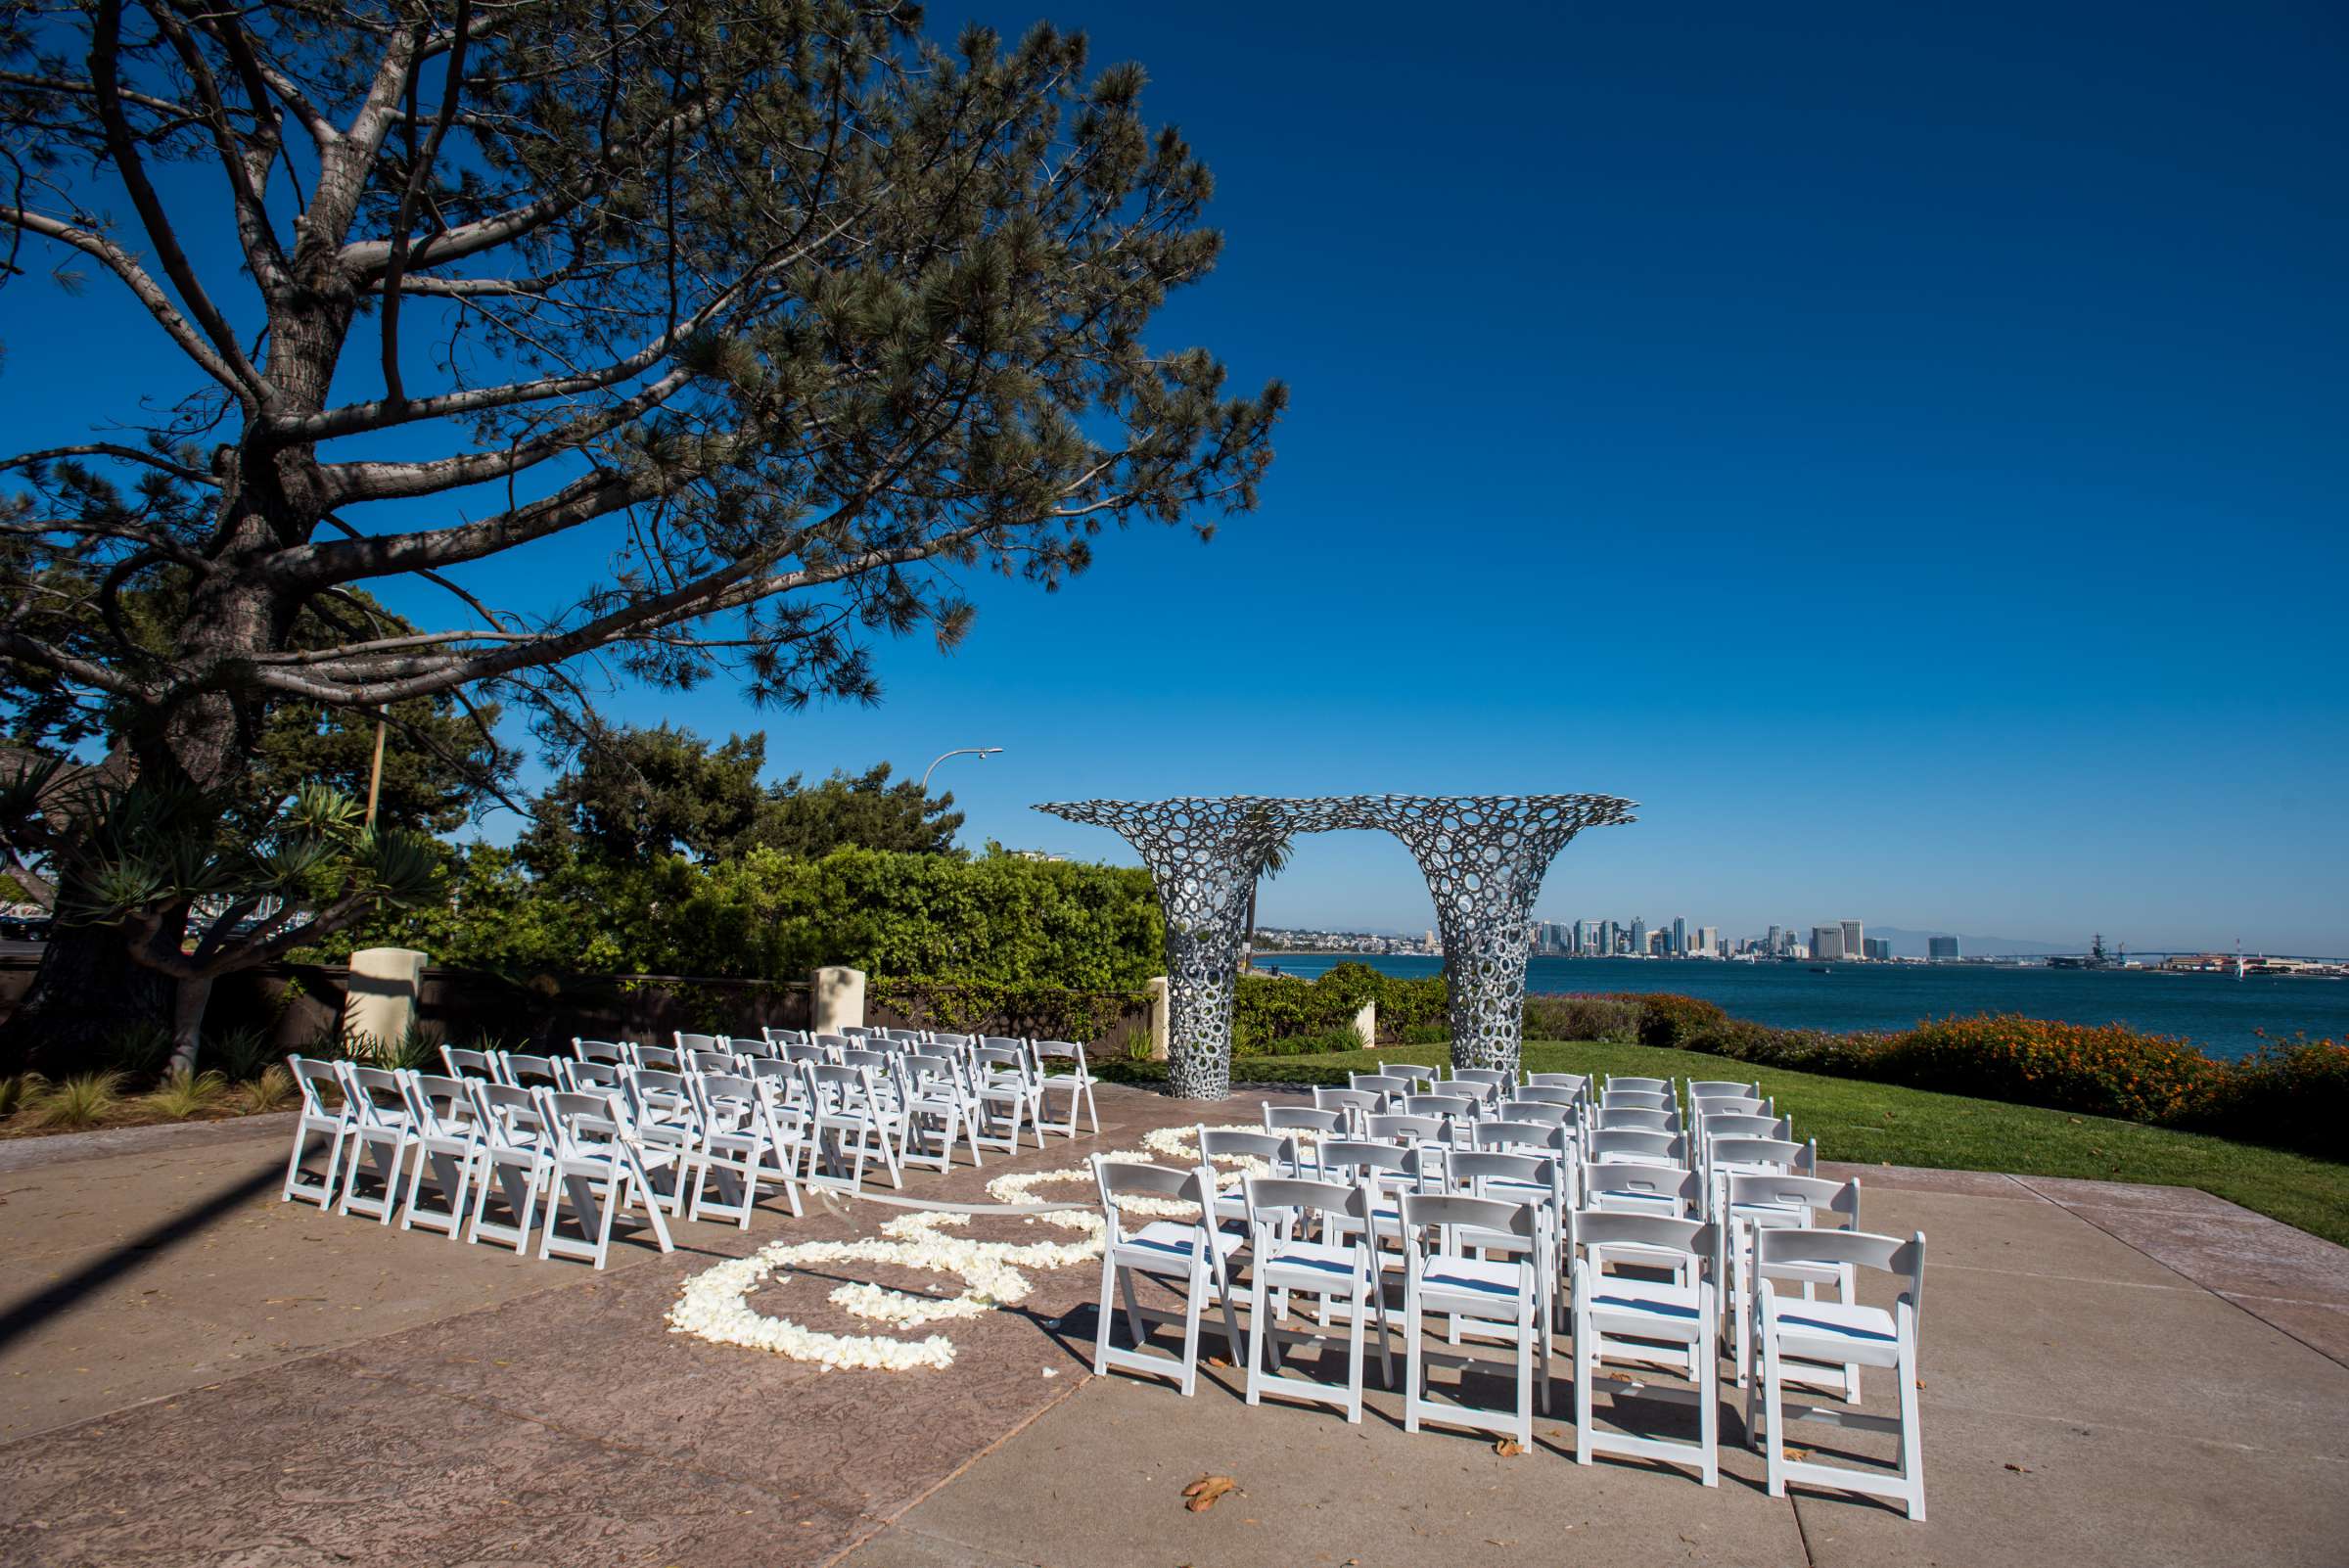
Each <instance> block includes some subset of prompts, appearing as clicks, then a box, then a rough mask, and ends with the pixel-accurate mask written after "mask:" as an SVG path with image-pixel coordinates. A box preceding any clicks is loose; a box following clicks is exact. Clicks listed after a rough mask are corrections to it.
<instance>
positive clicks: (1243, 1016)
mask: <svg viewBox="0 0 2349 1568" xmlns="http://www.w3.org/2000/svg"><path fill="white" fill-rule="evenodd" d="M1365 1002H1367V1003H1371V1004H1373V1005H1375V1006H1376V1007H1377V1009H1378V1031H1379V1034H1380V1035H1381V1036H1382V1037H1387V1038H1394V1037H1397V1036H1400V1035H1401V1034H1402V1032H1403V1031H1405V1030H1406V1029H1415V1028H1424V1027H1426V1026H1428V1025H1431V1024H1435V1025H1440V1024H1441V1023H1442V1022H1443V1020H1444V981H1443V979H1442V977H1440V976H1434V977H1430V978H1428V979H1424V980H1404V979H1398V978H1397V977H1395V976H1393V975H1382V974H1380V973H1379V972H1378V971H1377V970H1375V969H1373V968H1371V967H1370V966H1369V965H1368V964H1364V963H1356V962H1354V961H1352V960H1348V961H1347V962H1345V963H1339V964H1332V965H1330V967H1329V968H1328V969H1327V970H1326V971H1324V972H1323V973H1322V974H1320V975H1319V976H1317V977H1315V978H1314V979H1313V980H1299V979H1297V978H1295V977H1294V976H1288V975H1258V974H1249V975H1242V976H1240V978H1239V984H1238V986H1237V987H1236V988H1234V992H1233V996H1232V1009H1231V1010H1232V1022H1233V1025H1234V1027H1235V1031H1239V1030H1244V1031H1245V1032H1246V1035H1247V1038H1249V1039H1251V1040H1275V1039H1283V1038H1291V1037H1295V1036H1301V1035H1316V1034H1319V1033H1320V1032H1321V1031H1323V1030H1329V1029H1335V1028H1337V1027H1339V1026H1340V1025H1342V1024H1352V1023H1353V1022H1354V1020H1355V1015H1356V1014H1358V1013H1359V1012H1360V1011H1361V1010H1362V1005H1363V1004H1364V1003H1365ZM1235 1038H1237V1036H1236V1034H1235ZM1235 1048H1236V1047H1235Z"/></svg>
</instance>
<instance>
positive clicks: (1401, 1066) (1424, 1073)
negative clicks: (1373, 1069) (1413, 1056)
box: [1378, 1062, 1440, 1084]
mask: <svg viewBox="0 0 2349 1568" xmlns="http://www.w3.org/2000/svg"><path fill="white" fill-rule="evenodd" d="M1378 1073H1379V1076H1380V1077H1381V1078H1407V1079H1409V1080H1411V1081H1412V1082H1413V1083H1415V1084H1433V1083H1435V1082H1436V1080H1437V1078H1438V1077H1439V1076H1440V1075H1439V1074H1438V1073H1437V1072H1436V1070H1435V1069H1434V1068H1432V1067H1421V1066H1420V1065H1419V1064H1418V1063H1416V1062H1381V1063H1379V1064H1378Z"/></svg>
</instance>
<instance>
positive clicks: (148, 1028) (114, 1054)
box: [98, 1024, 171, 1078]
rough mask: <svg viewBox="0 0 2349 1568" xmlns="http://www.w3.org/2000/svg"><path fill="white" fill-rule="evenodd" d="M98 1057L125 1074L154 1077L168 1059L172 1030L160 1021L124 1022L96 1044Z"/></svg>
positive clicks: (136, 1076)
mask: <svg viewBox="0 0 2349 1568" xmlns="http://www.w3.org/2000/svg"><path fill="white" fill-rule="evenodd" d="M98 1059H99V1060H100V1061H101V1062H104V1063H105V1064H106V1065H107V1066H108V1067H110V1068H112V1069H114V1070H115V1072H117V1073H119V1074H121V1075H122V1076H123V1077H124V1078H153V1077H154V1076H155V1075H156V1074H158V1073H160V1072H161V1071H162V1070H163V1064H164V1063H165V1062H168V1061H169V1060H171V1031H170V1030H169V1029H167V1028H165V1027H164V1026H163V1025H161V1024H125V1025H123V1026H122V1027H121V1028H120V1029H117V1030H115V1032H114V1033H113V1034H111V1035H109V1036H107V1037H106V1039H105V1040H104V1042H103V1043H101V1044H100V1045H99V1047H98Z"/></svg>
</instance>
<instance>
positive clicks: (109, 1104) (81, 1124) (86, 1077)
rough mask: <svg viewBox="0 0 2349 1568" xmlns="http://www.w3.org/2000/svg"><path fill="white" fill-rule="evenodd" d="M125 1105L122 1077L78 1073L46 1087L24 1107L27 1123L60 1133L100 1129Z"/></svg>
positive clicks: (116, 1073) (104, 1073) (105, 1073)
mask: <svg viewBox="0 0 2349 1568" xmlns="http://www.w3.org/2000/svg"><path fill="white" fill-rule="evenodd" d="M121 1103H122V1075H121V1074H120V1073H119V1072H115V1071H112V1070H110V1071H107V1072H103V1073H77V1074H75V1075H74V1076H73V1077H71V1078H68V1079H61V1080H59V1081H58V1082H57V1083H54V1084H44V1085H42V1087H41V1089H40V1091H39V1092H38V1093H36V1094H34V1095H32V1096H31V1097H30V1098H29V1099H27V1100H26V1101H25V1104H24V1119H25V1121H26V1122H28V1123H30V1124H31V1125H32V1126H34V1127H36V1128H44V1129H54V1130H69V1129H73V1128H85V1127H96V1126H97V1125H98V1124H99V1123H100V1122H103V1121H105V1120H106V1119H107V1117H109V1116H111V1115H112V1114H114V1112H115V1110H116V1109H117V1108H118V1107H119V1106H120V1105H121Z"/></svg>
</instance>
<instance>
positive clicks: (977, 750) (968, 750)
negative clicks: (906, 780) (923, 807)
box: [922, 746, 1003, 800]
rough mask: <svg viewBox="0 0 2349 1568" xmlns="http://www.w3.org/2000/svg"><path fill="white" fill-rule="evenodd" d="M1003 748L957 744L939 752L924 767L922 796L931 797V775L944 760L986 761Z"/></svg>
mask: <svg viewBox="0 0 2349 1568" xmlns="http://www.w3.org/2000/svg"><path fill="white" fill-rule="evenodd" d="M1002 750H1003V748H1002V747H1000V746H957V747H955V748H954V749H953V750H952V751H950V752H941V753H939V754H938V756H937V758H936V759H934V760H933V761H931V763H930V765H929V766H928V767H925V768H923V769H922V798H923V799H924V800H928V799H929V798H930V775H931V774H933V773H935V772H937V771H938V764H939V763H940V762H943V761H945V760H946V759H947V758H949V757H976V758H978V759H979V760H980V761H986V760H987V759H989V758H990V757H994V756H997V755H999V754H1000V753H1001V752H1002Z"/></svg>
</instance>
